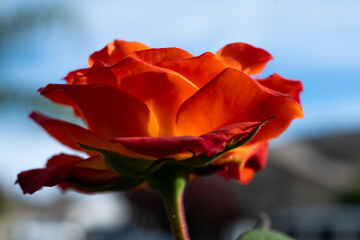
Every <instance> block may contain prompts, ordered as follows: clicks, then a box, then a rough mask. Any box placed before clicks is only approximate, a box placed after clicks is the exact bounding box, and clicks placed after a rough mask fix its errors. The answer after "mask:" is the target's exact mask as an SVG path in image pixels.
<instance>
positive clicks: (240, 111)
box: [176, 68, 303, 142]
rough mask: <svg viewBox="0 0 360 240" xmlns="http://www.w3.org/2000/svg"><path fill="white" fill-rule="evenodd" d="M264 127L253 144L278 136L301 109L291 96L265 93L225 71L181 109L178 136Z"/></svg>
mask: <svg viewBox="0 0 360 240" xmlns="http://www.w3.org/2000/svg"><path fill="white" fill-rule="evenodd" d="M275 116H277V117H276V118H275V119H271V120H270V121H269V122H268V123H266V124H265V125H264V126H263V127H262V128H261V130H260V132H259V133H258V134H257V135H256V136H255V137H254V138H253V140H252V142H256V141H266V140H269V139H271V138H274V137H277V136H278V135H280V134H281V133H282V132H283V131H284V130H285V129H286V128H287V126H288V125H289V124H290V122H291V121H292V120H293V119H295V118H302V117H303V113H302V108H301V106H300V105H299V104H298V103H297V102H296V101H294V100H293V99H292V98H291V97H290V96H288V95H284V94H281V93H279V92H275V91H273V90H271V89H268V88H266V87H264V86H262V85H261V84H259V83H258V82H257V81H255V80H253V79H252V78H250V77H249V76H247V75H246V74H244V73H242V72H240V71H238V70H235V69H230V68H228V69H225V70H224V71H223V72H221V73H220V74H219V75H218V76H217V77H216V78H215V79H213V80H212V81H211V82H209V83H208V84H207V85H206V86H204V87H203V88H201V89H200V90H199V91H198V92H196V93H195V94H194V95H193V96H192V97H190V98H189V99H188V100H186V101H185V102H184V103H183V104H182V105H181V107H180V109H179V112H178V115H177V122H176V124H177V135H201V134H204V133H206V132H210V131H213V130H215V129H218V128H221V127H224V126H226V125H230V124H234V123H238V122H261V121H263V120H265V119H268V118H270V117H275Z"/></svg>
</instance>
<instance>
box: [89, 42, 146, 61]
mask: <svg viewBox="0 0 360 240" xmlns="http://www.w3.org/2000/svg"><path fill="white" fill-rule="evenodd" d="M145 49H149V47H148V46H146V45H145V44H142V43H139V42H127V41H123V40H114V41H112V42H111V43H109V44H107V45H106V47H104V48H103V49H101V50H100V51H97V52H94V53H93V54H91V56H90V58H89V66H90V67H91V66H92V65H93V64H94V63H95V62H96V61H97V60H101V61H103V62H105V63H106V64H107V65H110V66H112V65H114V64H116V63H117V62H120V61H121V60H122V59H123V58H124V57H126V56H127V55H128V54H130V53H132V52H135V51H140V50H145Z"/></svg>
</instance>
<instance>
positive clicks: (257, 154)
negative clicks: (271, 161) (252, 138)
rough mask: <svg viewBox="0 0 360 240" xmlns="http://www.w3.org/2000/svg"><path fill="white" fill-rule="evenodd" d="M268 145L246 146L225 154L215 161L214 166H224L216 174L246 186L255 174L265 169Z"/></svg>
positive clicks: (264, 143)
mask: <svg viewBox="0 0 360 240" xmlns="http://www.w3.org/2000/svg"><path fill="white" fill-rule="evenodd" d="M267 149H268V144H267V143H266V142H260V143H257V144H252V145H246V146H242V147H239V148H236V149H234V150H232V151H230V152H227V153H225V154H224V155H222V156H221V157H220V158H218V159H216V161H215V163H214V164H215V165H224V166H225V168H224V169H223V170H220V171H219V172H218V174H219V175H221V176H223V177H224V178H226V179H228V178H233V179H235V180H237V181H239V182H240V183H242V184H248V183H249V182H250V181H251V180H252V178H253V175H254V174H255V172H257V171H260V170H261V169H263V168H264V167H265V164H266V159H267Z"/></svg>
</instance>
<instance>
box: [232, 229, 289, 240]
mask: <svg viewBox="0 0 360 240" xmlns="http://www.w3.org/2000/svg"><path fill="white" fill-rule="evenodd" d="M236 240H294V238H291V237H289V236H287V235H285V234H283V233H281V232H278V231H274V230H272V231H264V230H253V231H249V232H246V233H244V234H243V235H241V236H240V237H239V238H237V239H236Z"/></svg>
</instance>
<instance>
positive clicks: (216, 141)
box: [111, 122, 260, 158]
mask: <svg viewBox="0 0 360 240" xmlns="http://www.w3.org/2000/svg"><path fill="white" fill-rule="evenodd" d="M259 124H260V123H258V122H255V123H254V122H249V123H238V124H233V125H230V126H226V127H224V128H221V129H217V130H215V131H213V132H209V133H206V134H204V135H202V136H173V137H125V138H116V139H112V140H111V142H112V143H120V144H121V145H123V146H124V147H125V148H126V149H128V150H131V151H133V152H136V153H140V154H142V155H148V156H152V157H159V158H160V157H166V156H169V155H174V154H178V153H182V152H185V151H189V150H190V151H193V152H197V153H203V152H206V153H207V154H208V156H210V157H213V156H215V155H216V154H217V153H219V152H222V151H223V150H224V148H225V145H226V144H227V143H229V142H230V141H231V140H232V139H233V138H237V137H240V136H242V135H247V134H249V133H250V132H252V131H253V130H254V129H255V128H256V127H257V126H258V125H259Z"/></svg>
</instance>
